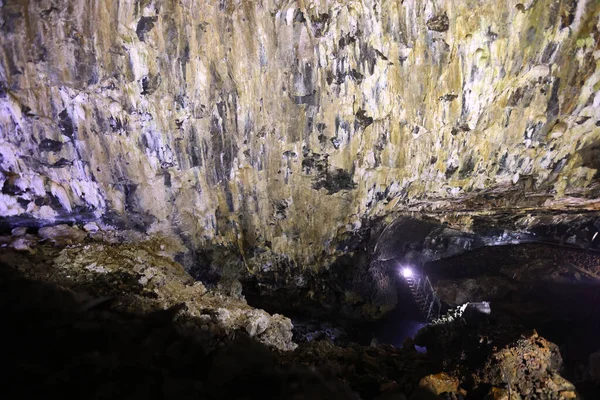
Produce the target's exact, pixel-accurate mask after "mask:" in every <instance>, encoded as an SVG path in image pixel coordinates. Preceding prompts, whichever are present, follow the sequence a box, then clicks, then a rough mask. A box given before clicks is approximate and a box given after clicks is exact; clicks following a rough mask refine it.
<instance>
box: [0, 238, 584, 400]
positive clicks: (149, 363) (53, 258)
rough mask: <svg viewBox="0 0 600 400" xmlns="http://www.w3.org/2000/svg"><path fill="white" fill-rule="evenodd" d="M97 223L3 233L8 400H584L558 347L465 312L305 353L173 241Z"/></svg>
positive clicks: (278, 324) (323, 342)
mask: <svg viewBox="0 0 600 400" xmlns="http://www.w3.org/2000/svg"><path fill="white" fill-rule="evenodd" d="M95 228H96V227H88V229H86V230H81V229H79V228H77V227H58V228H56V227H55V229H48V230H44V231H43V232H42V234H39V232H38V234H36V233H35V232H29V233H28V232H27V231H23V232H17V233H18V234H19V235H18V236H16V235H13V236H11V237H10V238H6V237H4V238H2V239H0V241H1V242H2V243H5V244H6V246H5V247H4V248H3V249H0V315H2V316H3V319H4V320H3V323H4V324H5V326H9V327H10V329H9V330H7V331H8V334H9V336H10V338H9V339H8V340H9V342H8V343H11V346H9V348H7V349H6V350H5V351H4V353H3V360H5V361H6V362H8V363H9V364H10V365H11V372H10V373H9V375H8V376H7V377H6V378H7V381H8V382H9V383H10V384H9V385H8V386H7V387H6V389H5V390H6V391H7V393H9V394H10V395H13V396H12V397H13V398H34V397H37V396H39V395H40V393H41V394H43V395H45V396H59V395H60V396H62V397H69V396H76V397H79V398H80V397H86V398H90V397H91V398H93V399H104V398H114V397H124V396H125V397H128V398H140V399H142V398H143V399H148V398H177V399H185V398H206V399H228V398H242V397H243V398H248V399H264V398H297V399H301V398H311V399H327V400H329V399H334V398H335V399H379V400H384V399H388V400H392V399H398V400H405V399H408V400H418V399H430V398H431V399H434V398H436V399H453V400H458V399H483V398H486V399H504V398H507V399H522V400H526V399H538V398H540V399H546V398H547V399H571V398H576V396H577V393H576V391H575V387H574V386H573V385H572V384H571V383H570V382H568V381H567V380H565V379H564V378H562V377H561V376H560V374H559V373H560V369H561V365H562V360H561V357H560V353H559V351H558V347H557V346H556V345H554V344H552V343H550V342H548V341H546V340H545V339H543V338H541V337H539V336H538V335H537V334H536V333H535V332H529V333H528V332H527V331H526V330H524V328H522V327H520V326H513V325H494V324H490V323H489V321H486V320H483V321H480V323H478V324H467V323H465V322H464V321H463V319H462V318H458V319H455V320H454V321H452V322H449V323H443V324H438V325H430V326H427V327H425V328H424V329H422V330H421V331H420V332H419V333H418V334H417V336H416V337H415V340H414V341H413V340H412V339H407V340H406V341H405V342H404V346H403V347H402V348H395V347H392V346H389V345H377V344H375V343H374V344H373V345H371V346H362V345H358V344H355V343H348V344H345V345H344V346H339V345H336V344H334V343H332V341H331V338H330V337H328V335H321V337H320V338H316V339H314V340H311V341H306V342H303V343H300V344H299V345H298V344H295V343H294V342H293V341H292V323H291V321H290V319H288V318H287V317H284V316H282V315H278V314H273V315H271V314H269V313H267V312H265V311H263V310H259V309H256V308H253V307H251V306H250V305H248V304H247V303H246V302H245V300H244V299H243V298H241V297H239V296H228V295H224V294H222V293H220V292H217V291H213V290H212V289H207V288H206V287H205V286H204V285H203V284H202V283H200V282H197V281H195V280H194V279H193V278H192V277H191V276H190V275H189V274H188V273H187V272H186V271H185V270H184V269H183V267H182V266H181V265H180V264H178V263H177V262H176V261H175V260H174V254H176V253H177V252H178V251H179V250H180V248H179V247H178V246H179V245H178V243H177V242H176V241H173V240H171V239H169V238H164V237H159V236H154V237H151V236H144V235H142V234H139V233H132V232H130V233H126V232H118V233H117V232H112V231H110V230H105V229H103V228H101V227H99V228H98V229H95ZM24 238H27V241H28V242H27V243H28V245H27V246H26V247H20V245H18V244H17V243H18V240H20V239H24ZM16 244H17V245H16ZM415 345H419V346H425V347H426V348H427V352H426V353H421V352H418V351H417V350H416V348H415ZM91 391H93V393H91ZM507 396H508V397H507Z"/></svg>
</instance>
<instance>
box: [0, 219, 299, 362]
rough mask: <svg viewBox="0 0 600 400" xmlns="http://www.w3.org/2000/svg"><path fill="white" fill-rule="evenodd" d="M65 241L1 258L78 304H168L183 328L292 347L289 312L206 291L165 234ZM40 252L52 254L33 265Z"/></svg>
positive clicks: (135, 309) (148, 308) (158, 307)
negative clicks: (65, 245) (242, 334)
mask: <svg viewBox="0 0 600 400" xmlns="http://www.w3.org/2000/svg"><path fill="white" fill-rule="evenodd" d="M44 229H46V228H44ZM70 229H71V230H74V229H76V228H70ZM71 230H67V229H58V230H57V231H53V232H52V233H53V234H54V233H56V232H58V233H57V235H58V236H59V237H61V238H63V237H64V233H65V232H72V231H71ZM40 231H41V230H40ZM79 232H82V231H79ZM40 233H41V232H40ZM46 234H48V235H49V234H50V233H48V232H45V233H44V235H46ZM84 236H85V235H84ZM53 237H55V236H53ZM80 239H81V237H80ZM34 243H35V242H34ZM69 244H70V245H71V246H69V247H68V248H63V249H62V250H59V249H55V248H52V247H48V246H40V245H38V246H33V248H32V249H29V250H30V252H28V253H27V252H26V253H14V252H12V251H8V252H6V253H3V254H1V258H0V261H1V262H3V263H5V264H7V265H9V266H12V267H13V268H16V269H17V271H20V272H21V273H23V274H25V276H27V277H29V278H32V279H36V280H42V281H44V282H48V283H52V284H55V285H58V286H59V287H60V288H64V289H66V290H69V291H74V292H76V293H80V295H81V296H83V298H82V299H80V300H81V301H82V305H81V307H88V306H94V305H95V304H96V302H100V303H102V302H103V301H108V300H110V301H111V304H112V308H113V309H115V310H118V311H119V312H126V313H135V314H152V313H160V312H168V311H169V310H171V311H172V312H173V316H172V317H173V318H174V319H177V321H178V323H181V325H182V326H181V329H182V330H185V331H187V332H194V331H195V332H196V333H198V334H201V335H203V336H207V335H208V336H209V337H215V338H217V339H218V338H220V339H221V340H227V338H229V337H231V336H232V335H235V334H236V332H239V331H243V332H245V333H246V334H247V335H248V336H250V337H253V338H256V340H257V341H259V342H261V343H264V344H266V345H268V346H272V347H274V348H277V349H279V350H282V351H289V350H293V349H294V348H295V347H296V345H295V344H294V343H293V342H292V323H291V321H290V319H289V318H286V317H284V316H282V315H277V314H275V315H270V314H268V313H267V312H265V311H263V310H258V309H255V308H253V307H250V306H249V305H248V304H247V303H246V302H245V301H244V300H243V299H239V298H232V297H227V296H223V295H221V294H219V293H215V292H211V291H207V289H206V288H205V287H204V285H203V284H202V283H200V282H196V281H194V280H193V278H192V277H191V276H189V275H188V274H187V272H185V270H184V269H183V267H182V266H181V265H180V264H178V263H177V262H175V261H174V260H173V259H172V257H171V254H170V253H169V251H170V250H172V247H168V242H167V241H165V240H162V241H161V240H159V239H149V238H147V240H145V241H142V242H137V243H119V244H111V243H102V242H101V243H94V242H86V243H81V241H79V242H77V243H75V244H73V243H71V242H69ZM17 250H18V249H17ZM39 253H42V254H46V255H47V256H48V257H50V259H49V260H48V261H47V262H46V263H40V265H36V264H37V263H38V262H37V261H35V260H37V259H38V258H39V257H40V255H39ZM165 310H166V311H165ZM176 317H177V318H176ZM217 339H215V340H217Z"/></svg>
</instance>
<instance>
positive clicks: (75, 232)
mask: <svg viewBox="0 0 600 400" xmlns="http://www.w3.org/2000/svg"><path fill="white" fill-rule="evenodd" d="M38 234H39V235H40V237H41V238H42V239H46V240H50V241H51V242H52V243H54V244H56V245H57V246H66V245H69V244H75V243H80V242H82V241H83V240H84V239H85V238H86V236H87V234H86V233H85V232H83V231H82V230H81V229H78V228H75V227H72V226H69V225H55V226H45V227H43V228H41V229H40V230H39V232H38Z"/></svg>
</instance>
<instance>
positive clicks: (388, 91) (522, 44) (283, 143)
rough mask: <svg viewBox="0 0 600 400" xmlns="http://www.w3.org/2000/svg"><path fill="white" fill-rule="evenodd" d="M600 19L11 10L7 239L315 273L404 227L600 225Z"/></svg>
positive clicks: (6, 1) (334, 8)
mask: <svg viewBox="0 0 600 400" xmlns="http://www.w3.org/2000/svg"><path fill="white" fill-rule="evenodd" d="M599 14H600V2H599V1H595V0H579V1H577V0H563V1H558V0H526V1H523V2H521V3H519V2H517V1H501V2H498V1H494V0H485V1H474V0H460V1H452V2H450V1H440V0H438V1H411V0H405V1H400V0H398V1H383V2H382V1H375V0H373V1H371V0H356V1H347V2H340V1H333V0H321V1H317V0H314V1H313V0H304V1H277V0H271V1H266V0H265V1H231V0H221V1H210V0H178V1H176V0H135V1H133V0H132V1H125V0H102V1H87V0H73V1H66V0H39V1H28V0H0V32H1V34H0V173H1V175H0V187H1V188H2V193H1V194H0V196H1V197H0V217H1V218H2V220H3V222H4V223H5V224H6V225H9V226H15V225H28V224H34V225H45V224H53V223H56V222H57V221H63V220H74V219H76V220H91V219H96V218H99V217H103V218H104V219H105V220H106V221H108V222H110V223H112V224H114V225H117V226H119V227H134V228H139V229H144V230H150V231H156V230H163V231H164V230H169V229H173V231H174V232H176V233H177V234H179V235H181V236H182V237H183V238H184V239H185V241H186V243H187V244H189V245H190V246H191V247H196V248H199V247H201V246H204V245H207V244H209V243H210V244H222V245H227V246H231V247H233V248H236V249H238V250H239V251H240V252H241V254H242V255H243V256H244V255H247V256H248V257H250V256H251V255H250V254H249V253H250V252H251V249H254V248H263V249H270V250H271V251H272V252H273V253H275V254H282V255H285V256H286V257H287V258H288V259H290V260H292V261H293V262H294V263H298V264H301V265H306V264H316V263H318V260H320V259H322V258H323V257H327V255H332V254H334V253H335V252H336V251H337V250H336V249H337V248H338V247H339V246H338V242H339V240H340V238H343V237H345V235H347V234H349V233H350V232H356V231H357V230H358V229H359V228H360V226H361V223H363V221H365V219H368V218H374V217H378V216H383V215H386V214H388V213H390V212H397V211H402V210H421V209H425V210H440V209H441V210H471V209H474V210H482V209H491V210H495V209H510V208H513V207H535V208H541V209H549V210H550V209H552V210H567V211H568V210H570V209H573V208H577V209H595V208H597V207H598V204H599V203H598V201H597V198H598V192H599V191H598V182H597V177H596V174H597V170H598V169H599V168H600V163H599V161H598V160H599V158H598V155H599V153H600V121H599V119H598V115H600V113H599V108H600V68H598V58H599V57H600V47H599V46H600V29H599Z"/></svg>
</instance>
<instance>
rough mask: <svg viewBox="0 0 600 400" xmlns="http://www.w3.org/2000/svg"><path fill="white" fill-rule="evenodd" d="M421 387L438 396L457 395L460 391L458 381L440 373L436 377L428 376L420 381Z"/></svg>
mask: <svg viewBox="0 0 600 400" xmlns="http://www.w3.org/2000/svg"><path fill="white" fill-rule="evenodd" d="M419 387H420V388H422V389H425V390H427V391H429V392H431V393H433V394H435V395H436V396H438V395H440V394H442V393H446V392H449V393H455V392H457V391H458V379H456V378H453V377H451V376H450V375H448V374H446V373H444V372H440V373H438V374H435V375H428V376H425V377H423V378H421V380H420V381H419Z"/></svg>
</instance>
